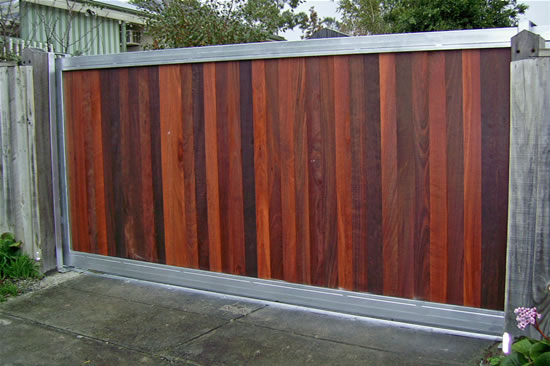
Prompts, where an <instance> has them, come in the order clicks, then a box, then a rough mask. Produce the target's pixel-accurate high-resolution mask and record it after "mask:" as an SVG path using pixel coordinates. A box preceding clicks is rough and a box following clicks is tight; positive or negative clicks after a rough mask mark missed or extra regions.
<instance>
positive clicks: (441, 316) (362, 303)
mask: <svg viewBox="0 0 550 366" xmlns="http://www.w3.org/2000/svg"><path fill="white" fill-rule="evenodd" d="M67 259H68V261H67V265H69V266H73V267H75V268H79V269H84V270H92V271H99V272H104V273H108V274H113V275H118V276H124V277H130V278H135V279H140V280H147V281H153V282H160V283H164V284H169V285H177V286H183V287H190V288H194V289H199V290H207V291H214V292H219V293H224V294H229V295H237V296H244V297H250V298H255V299H261V300H268V301H274V302H281V303H287V304H292V305H299V306H305V307H310V308H315V309H322V310H328V311H335V312H340V313H346V314H352V315H359V316H366V317H371V318H377V319H384V320H391V321H397V322H403V323H410V324H415V325H422V326H428V327H433V328H440V329H448V330H454V331H460V332H467V333H474V334H477V335H481V336H501V335H502V333H503V331H504V312H502V311H495V310H486V309H478V308H470V307H464V306H456V305H447V304H439V303H433V302H427V301H420V300H409V299H401V298H395V297H388V296H380V295H372V294H365V293H359V292H352V291H344V290H335V289H329V288H323V287H314V286H307V285H299V284H293V283H288V282H284V281H277V280H262V279H257V278H251V277H243V276H235V275H228V274H224V273H218V272H209V271H202V270H195V269H188V268H180V267H174V266H168V265H163V264H155V263H147V262H140V261H136V260H130V259H122V258H115V257H106V256H101V255H96V254H88V253H82V252H74V251H71V252H70V254H69V255H68V258H67Z"/></svg>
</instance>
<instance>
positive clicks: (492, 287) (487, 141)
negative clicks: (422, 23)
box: [480, 49, 511, 309]
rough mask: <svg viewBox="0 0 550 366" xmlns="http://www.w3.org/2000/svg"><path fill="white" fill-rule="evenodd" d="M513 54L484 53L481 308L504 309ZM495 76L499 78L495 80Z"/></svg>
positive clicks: (482, 69) (490, 51) (495, 51)
mask: <svg viewBox="0 0 550 366" xmlns="http://www.w3.org/2000/svg"><path fill="white" fill-rule="evenodd" d="M510 58H511V56H510V53H509V52H508V50H507V49H503V50H483V51H481V60H480V74H481V149H482V151H481V154H482V158H481V159H482V162H481V165H482V166H481V172H482V183H481V184H482V193H481V197H482V218H481V222H482V243H481V260H482V262H481V307H483V308H488V309H502V306H503V301H504V287H505V281H503V280H502V279H503V278H505V268H506V238H507V230H506V227H507V222H508V200H507V199H504V198H503V197H507V195H508V174H509V173H508V168H509V163H508V155H507V154H506V153H505V152H507V151H509V149H510V113H509V112H508V111H509V110H510V74H509V73H508V70H509V69H510ZM495 75H500V76H499V77H495Z"/></svg>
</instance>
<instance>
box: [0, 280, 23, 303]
mask: <svg viewBox="0 0 550 366" xmlns="http://www.w3.org/2000/svg"><path fill="white" fill-rule="evenodd" d="M18 292H19V291H18V289H17V286H16V285H15V284H13V283H11V282H10V281H4V282H2V283H0V302H4V301H6V298H7V297H8V296H17V293H18Z"/></svg>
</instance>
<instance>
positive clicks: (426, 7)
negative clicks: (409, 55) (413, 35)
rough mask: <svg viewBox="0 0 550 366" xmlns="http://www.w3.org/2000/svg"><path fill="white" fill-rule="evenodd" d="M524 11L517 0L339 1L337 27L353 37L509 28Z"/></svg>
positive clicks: (524, 6)
mask: <svg viewBox="0 0 550 366" xmlns="http://www.w3.org/2000/svg"><path fill="white" fill-rule="evenodd" d="M526 9H527V6H526V5H524V4H518V2H517V0H453V1H448V0H340V5H339V11H340V13H341V14H342V21H341V22H340V24H339V27H340V29H341V30H342V31H344V32H346V31H347V32H350V33H352V34H355V35H359V34H380V33H410V32H428V31H438V30H452V29H480V28H499V27H510V26H514V25H516V24H517V21H518V16H519V15H520V14H524V13H525V10H526Z"/></svg>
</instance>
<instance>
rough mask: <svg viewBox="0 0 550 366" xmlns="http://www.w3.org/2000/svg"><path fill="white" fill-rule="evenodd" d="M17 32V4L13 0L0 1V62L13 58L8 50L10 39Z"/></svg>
mask: <svg viewBox="0 0 550 366" xmlns="http://www.w3.org/2000/svg"><path fill="white" fill-rule="evenodd" d="M18 32H19V3H18V2H17V1H15V0H0V43H1V45H0V60H9V59H11V58H12V57H13V55H11V53H10V50H9V48H8V41H9V39H10V37H15V36H17V33H18Z"/></svg>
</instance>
